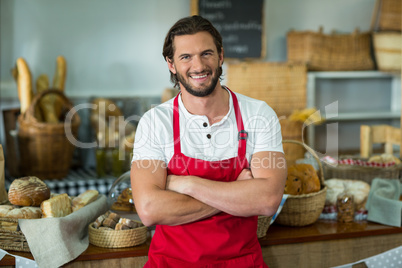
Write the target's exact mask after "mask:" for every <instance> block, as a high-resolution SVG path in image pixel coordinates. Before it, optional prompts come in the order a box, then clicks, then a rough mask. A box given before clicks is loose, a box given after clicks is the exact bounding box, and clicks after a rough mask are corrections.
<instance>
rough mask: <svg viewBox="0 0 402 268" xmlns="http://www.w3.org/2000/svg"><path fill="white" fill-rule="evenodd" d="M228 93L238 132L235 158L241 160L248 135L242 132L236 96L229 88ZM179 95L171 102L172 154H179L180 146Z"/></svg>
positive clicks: (241, 120) (244, 153)
mask: <svg viewBox="0 0 402 268" xmlns="http://www.w3.org/2000/svg"><path fill="white" fill-rule="evenodd" d="M227 89H228V90H229V93H230V94H231V95H232V100H233V109H234V112H235V116H236V124H237V130H238V140H239V146H238V153H237V156H238V157H240V158H242V157H244V156H245V155H246V147H247V138H248V133H247V132H246V131H245V130H244V125H243V119H242V117H241V112H240V107H239V103H238V101H237V97H236V94H234V93H233V92H232V91H231V90H230V89H229V88H227ZM179 95H180V94H177V96H176V97H175V98H174V100H173V138H174V153H175V154H180V153H181V146H180V121H179Z"/></svg>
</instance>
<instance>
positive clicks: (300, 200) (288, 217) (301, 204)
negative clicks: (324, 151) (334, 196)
mask: <svg viewBox="0 0 402 268" xmlns="http://www.w3.org/2000/svg"><path fill="white" fill-rule="evenodd" d="M283 143H294V144H298V145H300V146H303V147H304V148H305V149H306V150H307V151H308V152H309V153H311V154H312V155H313V157H314V159H315V160H316V161H317V163H318V166H319V168H320V170H319V176H318V177H319V178H320V181H321V190H320V191H318V192H316V193H310V194H302V195H289V196H288V198H287V199H286V202H285V204H284V205H283V208H282V211H281V212H280V213H279V214H278V216H277V218H276V220H275V222H276V223H278V224H281V225H286V226H306V225H310V224H313V223H314V222H315V221H317V220H318V218H319V217H320V215H321V212H322V210H323V209H324V205H325V197H326V193H327V187H326V186H325V183H324V170H323V167H322V165H321V161H320V160H319V158H318V156H317V154H316V153H315V152H314V150H313V149H311V148H310V147H308V146H307V145H306V144H304V143H301V142H299V141H294V140H284V141H283Z"/></svg>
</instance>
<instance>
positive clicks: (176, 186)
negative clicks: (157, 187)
mask: <svg viewBox="0 0 402 268" xmlns="http://www.w3.org/2000/svg"><path fill="white" fill-rule="evenodd" d="M189 179H190V176H177V175H169V176H167V178H166V190H170V191H174V192H178V193H183V191H184V188H185V187H186V182H188V180H189Z"/></svg>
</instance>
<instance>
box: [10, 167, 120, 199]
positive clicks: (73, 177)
mask: <svg viewBox="0 0 402 268" xmlns="http://www.w3.org/2000/svg"><path fill="white" fill-rule="evenodd" d="M116 179H117V178H116V177H113V176H109V175H106V176H105V177H102V178H98V177H97V175H96V172H95V171H94V170H92V169H76V170H70V171H69V173H68V175H67V176H66V177H65V178H63V179H61V180H43V181H44V182H45V183H46V185H47V186H48V187H49V188H50V192H51V193H55V194H62V193H67V194H68V195H69V196H77V195H79V194H80V193H83V192H85V191H86V190H90V189H93V190H98V192H99V194H104V195H106V196H107V195H108V193H109V191H110V189H111V187H112V185H113V183H114V182H115V180H116ZM13 180H14V178H8V179H7V180H6V189H7V191H8V189H9V187H10V184H11V182H12V181H13Z"/></svg>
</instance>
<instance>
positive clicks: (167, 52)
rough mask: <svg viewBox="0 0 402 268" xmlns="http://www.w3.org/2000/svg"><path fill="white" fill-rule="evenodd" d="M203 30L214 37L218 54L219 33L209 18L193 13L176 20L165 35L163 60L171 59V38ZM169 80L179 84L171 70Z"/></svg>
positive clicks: (220, 40)
mask: <svg viewBox="0 0 402 268" xmlns="http://www.w3.org/2000/svg"><path fill="white" fill-rule="evenodd" d="M203 31H205V32H208V33H210V34H211V35H212V38H213V39H214V43H215V45H216V49H217V50H218V54H220V53H221V52H222V46H223V45H222V36H221V34H220V33H219V32H218V30H217V29H216V28H215V27H214V26H213V25H212V23H211V22H210V21H209V20H207V19H204V18H203V17H201V16H197V15H195V16H191V17H185V18H182V19H180V20H178V21H177V22H176V23H175V24H174V25H173V26H172V27H171V28H170V30H169V31H168V33H167V35H166V37H165V43H164V44H163V51H162V55H163V58H164V59H165V60H166V58H168V59H169V60H171V61H173V55H174V50H175V48H174V46H173V40H174V37H175V36H179V35H190V34H196V33H198V32H203ZM219 68H220V73H222V67H219ZM170 81H172V83H173V84H174V86H175V87H177V86H178V85H179V81H178V79H177V77H176V75H175V74H173V73H172V72H170Z"/></svg>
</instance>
